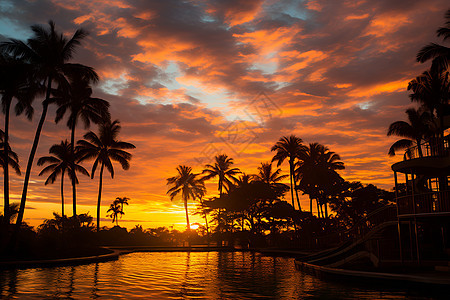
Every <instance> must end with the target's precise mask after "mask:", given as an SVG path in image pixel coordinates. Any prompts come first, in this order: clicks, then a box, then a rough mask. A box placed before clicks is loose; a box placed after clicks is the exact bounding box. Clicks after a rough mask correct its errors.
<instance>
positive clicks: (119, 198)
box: [114, 197, 130, 211]
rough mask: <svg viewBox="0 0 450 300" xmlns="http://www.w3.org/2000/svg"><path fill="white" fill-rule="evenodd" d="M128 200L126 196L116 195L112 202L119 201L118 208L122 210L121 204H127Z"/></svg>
mask: <svg viewBox="0 0 450 300" xmlns="http://www.w3.org/2000/svg"><path fill="white" fill-rule="evenodd" d="M129 200H130V198H128V197H117V198H116V199H115V200H114V203H119V204H120V209H121V210H122V211H123V205H124V204H126V205H128V201H129Z"/></svg>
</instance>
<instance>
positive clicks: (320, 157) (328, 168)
mask: <svg viewBox="0 0 450 300" xmlns="http://www.w3.org/2000/svg"><path fill="white" fill-rule="evenodd" d="M340 159H341V158H340V156H339V155H338V154H336V153H335V152H332V151H330V150H329V149H328V147H326V146H324V145H322V144H319V143H310V144H309V147H306V148H305V149H304V151H302V152H301V153H300V155H299V161H298V162H297V163H296V169H295V177H296V180H297V181H299V184H298V189H300V190H302V191H303V192H305V193H307V194H308V195H309V198H310V203H309V209H310V212H311V213H312V201H313V199H316V202H317V207H318V209H317V213H318V214H319V213H320V209H319V207H320V208H321V206H322V205H323V206H325V216H328V207H327V193H328V191H329V190H330V189H331V187H332V186H333V184H334V183H337V182H342V180H343V179H342V178H341V176H340V175H339V174H338V173H337V172H336V170H343V169H344V168H345V167H344V163H343V162H342V161H340ZM323 214H324V213H323V210H322V216H323ZM319 216H320V214H319Z"/></svg>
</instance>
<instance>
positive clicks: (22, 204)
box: [12, 76, 52, 246]
mask: <svg viewBox="0 0 450 300" xmlns="http://www.w3.org/2000/svg"><path fill="white" fill-rule="evenodd" d="M47 80H48V82H47V91H46V95H45V100H44V101H43V102H42V114H41V119H40V120H39V123H38V127H37V128H36V134H35V136H34V141H33V146H32V147H31V152H30V156H29V157H28V163H27V170H26V173H25V178H24V182H23V191H22V198H21V199H20V207H19V213H18V214H17V220H16V229H15V230H14V234H13V238H12V246H15V245H14V244H15V243H16V241H17V235H18V234H19V229H20V225H21V224H22V220H23V215H24V212H25V203H26V201H27V191H28V183H29V182H30V175H31V167H32V166H33V161H34V156H35V155H36V150H37V147H38V144H39V138H40V136H41V131H42V127H43V126H44V122H45V117H46V116H47V110H48V101H49V99H50V91H51V87H52V78H51V77H50V76H49V77H48V79H47Z"/></svg>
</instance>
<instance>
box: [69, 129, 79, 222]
mask: <svg viewBox="0 0 450 300" xmlns="http://www.w3.org/2000/svg"><path fill="white" fill-rule="evenodd" d="M74 145H75V124H73V125H72V132H71V134H70V155H71V157H72V159H71V162H70V164H71V166H70V168H71V169H72V172H73V174H72V200H73V216H74V217H75V216H76V215H77V188H76V182H75V155H74V152H75V146H74Z"/></svg>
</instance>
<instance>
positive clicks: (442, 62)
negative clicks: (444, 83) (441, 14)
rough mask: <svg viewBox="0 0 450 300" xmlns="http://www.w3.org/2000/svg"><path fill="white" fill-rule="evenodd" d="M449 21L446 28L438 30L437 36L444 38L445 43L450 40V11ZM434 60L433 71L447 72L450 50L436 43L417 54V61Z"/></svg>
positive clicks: (447, 16)
mask: <svg viewBox="0 0 450 300" xmlns="http://www.w3.org/2000/svg"><path fill="white" fill-rule="evenodd" d="M445 18H446V19H447V21H446V22H445V27H441V28H439V29H438V30H437V36H438V37H443V39H444V41H446V40H448V39H450V9H449V10H447V12H446V14H445ZM430 59H433V63H432V70H437V71H445V70H447V69H448V62H449V60H450V48H449V47H445V46H442V45H439V44H436V43H430V44H428V45H426V46H425V47H423V48H422V49H421V50H420V51H419V53H418V54H417V61H418V62H421V63H424V62H426V61H428V60H430Z"/></svg>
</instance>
